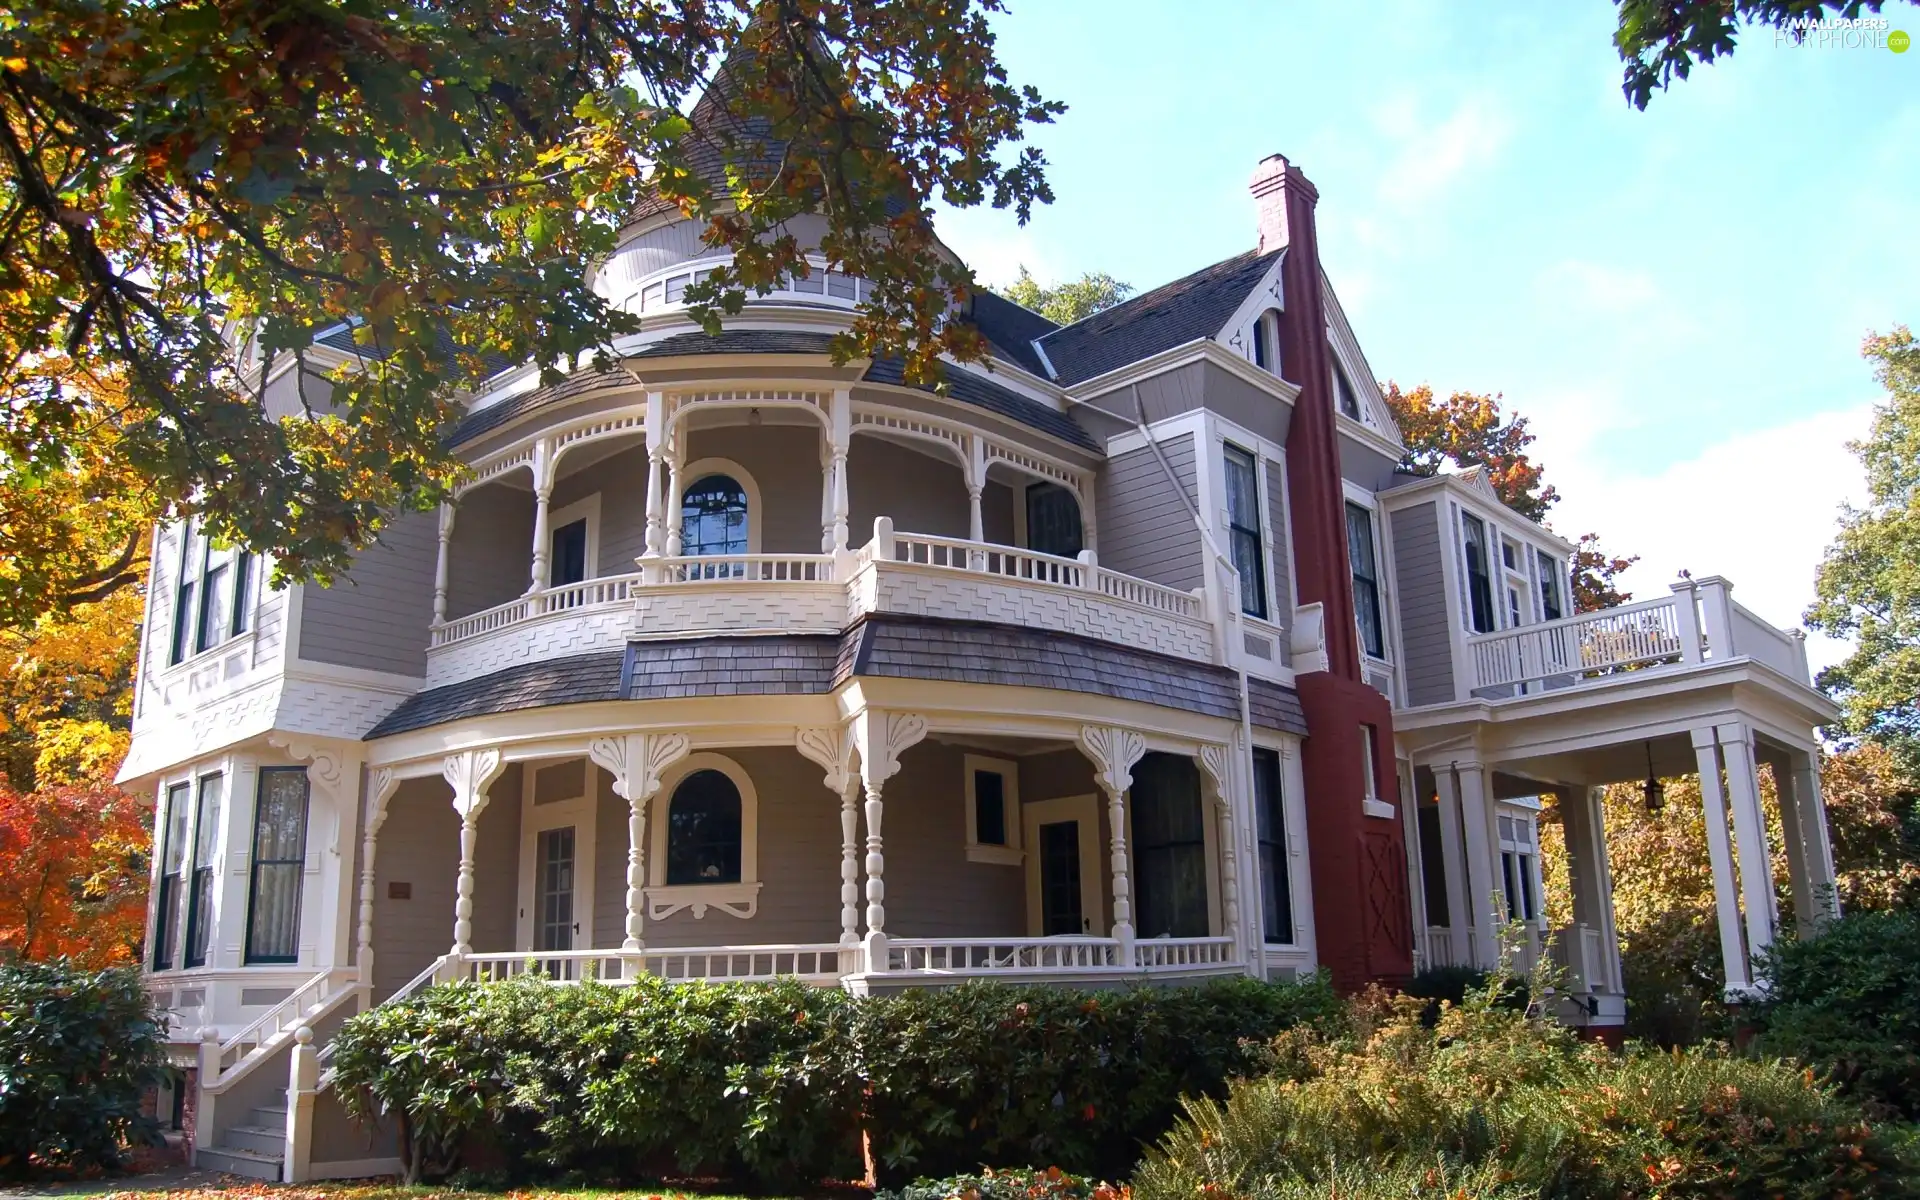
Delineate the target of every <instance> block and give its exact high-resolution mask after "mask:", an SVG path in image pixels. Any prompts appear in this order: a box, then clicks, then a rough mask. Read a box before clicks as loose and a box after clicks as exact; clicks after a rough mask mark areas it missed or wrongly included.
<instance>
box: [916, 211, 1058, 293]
mask: <svg viewBox="0 0 1920 1200" xmlns="http://www.w3.org/2000/svg"><path fill="white" fill-rule="evenodd" d="M935 224H936V227H937V228H938V230H939V233H940V240H941V241H943V242H945V243H946V244H947V245H948V247H950V248H951V249H952V250H953V252H954V253H956V254H958V255H959V256H960V257H961V258H963V259H965V260H966V263H967V265H968V266H970V267H972V268H973V273H974V275H975V277H977V278H978V279H980V280H981V281H982V282H984V283H986V284H987V285H988V286H1004V285H1005V284H1009V283H1012V282H1013V281H1014V280H1015V279H1016V278H1018V277H1019V274H1020V268H1022V267H1025V268H1026V269H1027V270H1028V271H1031V272H1032V273H1033V276H1034V278H1036V279H1038V280H1039V281H1040V282H1041V283H1053V282H1057V281H1059V280H1061V279H1063V278H1067V277H1068V275H1067V272H1066V269H1065V267H1064V266H1063V265H1062V263H1061V261H1060V257H1059V254H1058V252H1057V251H1056V250H1055V249H1053V248H1052V247H1050V246H1049V245H1047V244H1046V243H1045V242H1043V241H1042V239H1041V238H1039V237H1037V236H1035V231H1034V227H1033V226H1032V225H1027V226H1022V225H1021V224H1020V223H1019V221H1018V220H1016V219H1015V217H1014V215H1013V214H1012V213H1011V212H1008V211H1005V210H1003V209H994V208H978V209H965V210H961V209H950V208H942V209H941V210H940V211H939V213H938V214H937V216H936V217H935Z"/></svg>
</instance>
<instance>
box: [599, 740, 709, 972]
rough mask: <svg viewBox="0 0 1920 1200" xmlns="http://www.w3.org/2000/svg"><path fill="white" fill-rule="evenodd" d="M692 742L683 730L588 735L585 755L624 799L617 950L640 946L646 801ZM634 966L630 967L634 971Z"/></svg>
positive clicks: (629, 951) (639, 948)
mask: <svg viewBox="0 0 1920 1200" xmlns="http://www.w3.org/2000/svg"><path fill="white" fill-rule="evenodd" d="M692 745H693V743H692V742H691V741H690V740H689V739H688V737H687V735H686V734H684V733H664V734H663V733H630V734H627V735H625V736H624V737H601V738H594V739H593V740H592V741H591V742H588V743H587V757H588V758H590V759H592V760H593V762H594V763H596V764H597V765H599V766H601V767H604V768H606V771H607V774H609V775H611V776H613V791H614V794H615V795H617V796H619V797H620V798H621V799H623V800H625V801H626V802H627V936H626V939H625V940H624V941H622V942H621V943H620V949H621V951H622V952H623V953H627V954H638V953H640V952H641V951H643V950H645V949H646V942H645V940H644V939H643V937H642V935H643V933H644V932H645V921H646V916H645V911H644V910H645V903H646V889H647V867H646V859H645V858H644V857H643V852H644V850H645V843H646V832H647V801H649V800H651V799H652V798H653V796H654V793H656V792H658V791H659V790H660V777H661V775H662V774H664V773H665V772H666V770H667V768H668V767H671V766H672V765H673V764H674V763H677V762H679V761H680V760H681V759H683V758H685V757H686V756H687V752H688V750H690V749H691V748H692ZM637 973H638V968H637V967H635V968H634V974H637Z"/></svg>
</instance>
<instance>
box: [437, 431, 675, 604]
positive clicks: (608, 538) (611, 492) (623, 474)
mask: <svg viewBox="0 0 1920 1200" xmlns="http://www.w3.org/2000/svg"><path fill="white" fill-rule="evenodd" d="M588 449H589V450H590V449H592V447H591V446H589V447H588ZM574 456H577V457H574V458H572V459H571V460H570V459H569V457H562V458H561V460H560V466H561V469H562V470H563V471H565V470H567V469H568V468H578V469H577V470H573V471H572V473H570V474H566V475H563V476H561V478H560V480H559V481H558V482H557V483H555V484H554V485H553V496H552V498H551V499H550V500H549V501H548V505H549V508H550V510H551V511H552V512H555V513H557V512H559V511H560V510H561V509H563V508H565V507H567V506H568V505H570V504H573V503H575V502H576V501H579V500H584V499H586V498H587V497H588V496H591V495H593V494H595V493H598V494H599V496H600V557H599V559H598V561H596V562H594V563H592V564H590V568H591V570H592V571H593V573H594V574H595V575H630V574H632V573H633V572H634V571H636V570H638V569H639V567H638V566H637V565H636V564H635V562H634V560H635V559H637V558H639V557H640V555H641V554H642V553H643V552H644V551H645V550H646V548H647V450H646V447H645V446H632V447H629V448H627V449H625V450H621V451H619V452H617V453H615V454H610V455H608V456H607V457H606V458H603V459H601V460H600V461H598V462H593V463H590V464H589V465H587V466H585V467H581V466H580V464H579V459H581V458H584V457H586V455H585V453H584V452H583V451H579V450H576V451H574ZM456 528H457V527H456ZM529 537H531V534H529Z"/></svg>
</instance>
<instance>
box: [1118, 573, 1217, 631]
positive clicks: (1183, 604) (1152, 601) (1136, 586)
mask: <svg viewBox="0 0 1920 1200" xmlns="http://www.w3.org/2000/svg"><path fill="white" fill-rule="evenodd" d="M1096 578H1097V579H1098V580H1099V588H1100V594H1101V595H1103V596H1109V597H1112V598H1113V599H1115V600H1122V601H1125V602H1126V603H1128V604H1138V605H1140V606H1141V607H1142V608H1151V609H1154V610H1156V611H1158V612H1163V613H1171V614H1172V615H1174V616H1176V617H1187V618H1189V619H1192V620H1200V619H1202V618H1203V617H1204V616H1205V615H1206V614H1205V613H1204V612H1202V611H1201V610H1202V608H1203V607H1204V601H1203V600H1202V599H1201V597H1200V596H1196V595H1194V594H1193V593H1192V592H1183V591H1181V590H1180V589H1179V588H1171V587H1168V586H1167V585H1166V584H1164V583H1154V582H1152V581H1151V580H1146V579H1137V578H1135V577H1134V576H1132V575H1122V574H1121V573H1120V572H1118V571H1109V570H1107V569H1106V568H1105V567H1100V568H1097V570H1096Z"/></svg>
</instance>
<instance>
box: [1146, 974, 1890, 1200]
mask: <svg viewBox="0 0 1920 1200" xmlns="http://www.w3.org/2000/svg"><path fill="white" fill-rule="evenodd" d="M1280 1043H1281V1044H1280V1045H1279V1046H1278V1047H1277V1048H1276V1056H1277V1058H1278V1059H1279V1060H1280V1061H1281V1063H1282V1069H1279V1070H1276V1071H1275V1072H1274V1073H1273V1074H1271V1075H1269V1076H1267V1077H1264V1078H1261V1079H1257V1080H1250V1081H1244V1082H1240V1083H1236V1084H1235V1085H1234V1086H1233V1087H1232V1088H1231V1090H1230V1094H1229V1095H1228V1097H1227V1099H1226V1100H1225V1101H1213V1100H1197V1101H1193V1102H1190V1103H1189V1105H1188V1106H1187V1110H1188V1111H1187V1116H1186V1119H1185V1120H1183V1121H1182V1122H1181V1123H1180V1125H1179V1126H1178V1127H1177V1128H1176V1129H1175V1130H1174V1131H1173V1132H1172V1133H1170V1134H1169V1135H1168V1136H1167V1137H1166V1138H1165V1139H1164V1140H1163V1141H1162V1143H1161V1144H1160V1145H1159V1146H1158V1147H1157V1148H1156V1149H1155V1151H1154V1152H1153V1153H1152V1154H1150V1155H1149V1156H1148V1159H1147V1161H1146V1162H1145V1163H1144V1164H1142V1166H1141V1168H1140V1170H1139V1171H1138V1172H1137V1173H1136V1175H1135V1177H1134V1180H1133V1192H1134V1196H1135V1200H1193V1198H1194V1197H1196V1196H1200V1197H1211V1196H1221V1197H1225V1196H1232V1197H1236V1198H1245V1200H1293V1198H1294V1197H1306V1196H1329V1195H1331V1196H1352V1197H1356V1198H1359V1197H1384V1196H1389V1195H1398V1196H1406V1195H1452V1194H1456V1193H1458V1194H1463V1195H1468V1196H1476V1197H1480V1196H1553V1197H1596V1198H1597V1197H1616V1196H1629V1197H1631V1196H1647V1197H1652V1196H1662V1197H1667V1196H1703V1197H1704V1196H1716V1197H1717V1196H1742V1197H1745V1196H1752V1197H1756V1198H1758V1197H1775V1196H1778V1197H1807V1198H1809V1200H1811V1198H1813V1197H1831V1196H1841V1195H1852V1196H1855V1197H1860V1198H1862V1200H1865V1198H1868V1197H1908V1196H1915V1195H1920V1162H1916V1161H1915V1160H1914V1158H1913V1157H1912V1154H1911V1151H1910V1150H1909V1149H1907V1148H1905V1147H1903V1146H1901V1145H1899V1144H1896V1143H1895V1142H1893V1141H1891V1140H1889V1139H1888V1138H1886V1137H1885V1136H1883V1135H1881V1134H1879V1133H1876V1132H1875V1131H1874V1130H1873V1129H1872V1128H1870V1127H1869V1126H1868V1125H1867V1124H1866V1123H1865V1122H1864V1121H1863V1120H1862V1118H1861V1115H1860V1112H1859V1110H1858V1109H1857V1108H1855V1107H1854V1106H1853V1105H1851V1104H1850V1103H1847V1102H1846V1101H1844V1100H1842V1099H1839V1098H1837V1097H1836V1096H1835V1095H1834V1094H1833V1093H1832V1092H1831V1090H1830V1089H1828V1088H1826V1087H1825V1086H1823V1085H1822V1084H1820V1083H1819V1082H1818V1081H1816V1080H1815V1079H1813V1078H1812V1077H1811V1076H1810V1075H1808V1074H1807V1073H1804V1072H1802V1071H1799V1070H1797V1069H1795V1068H1793V1067H1791V1066H1789V1065H1783V1064H1780V1063H1778V1062H1772V1061H1764V1060H1760V1059H1756V1058H1752V1057H1749V1056H1742V1055H1734V1054H1731V1053H1728V1052H1726V1051H1724V1050H1722V1049H1718V1048H1710V1049H1705V1050H1696V1051H1690V1052H1678V1051H1676V1052H1673V1053H1666V1052H1660V1051H1651V1050H1639V1051H1635V1052H1632V1053H1629V1054H1628V1055H1624V1056H1621V1055H1615V1054H1613V1053H1611V1052H1609V1051H1607V1050H1605V1049H1604V1048H1601V1047H1597V1046H1593V1045H1590V1044H1585V1043H1582V1042H1579V1041H1578V1040H1576V1039H1575V1038H1574V1037H1573V1036H1572V1035H1571V1034H1570V1033H1569V1032H1568V1031H1566V1030H1565V1029H1562V1028H1560V1027H1559V1026H1557V1025H1553V1024H1550V1023H1547V1022H1543V1021H1539V1020H1536V1019H1530V1018H1529V1017H1527V1016H1526V1015H1525V1014H1523V1013H1515V1012H1512V1011H1509V1010H1504V1009H1501V1008H1499V1007H1496V1006H1494V1005H1492V1004H1490V1003H1489V1001H1488V998H1487V997H1486V996H1484V995H1483V996H1479V997H1476V998H1474V999H1472V1000H1470V1001H1469V1003H1468V1005H1467V1007H1465V1008H1454V1007H1452V1006H1451V1005H1448V1006H1446V1007H1445V1008H1444V1009H1443V1011H1442V1013H1441V1016H1440V1020H1439V1022H1438V1024H1437V1026H1435V1027H1434V1028H1431V1029H1430V1028H1428V1027H1427V1026H1426V1025H1424V1024H1423V1023H1422V1022H1421V1020H1420V1002H1419V1001H1418V1000H1417V999H1412V998H1406V999H1399V1000H1394V1001H1385V1000H1381V999H1379V998H1377V997H1376V998H1373V999H1371V1000H1370V1001H1368V1002H1367V1003H1364V1004H1362V1005H1360V1006H1358V1007H1357V1008H1356V1010H1355V1012H1354V1014H1353V1016H1352V1018H1351V1019H1350V1022H1349V1025H1348V1028H1346V1029H1345V1030H1343V1031H1342V1032H1341V1033H1340V1034H1339V1035H1338V1036H1335V1037H1332V1038H1327V1037H1323V1036H1315V1035H1312V1034H1310V1033H1305V1032H1302V1033H1294V1034H1289V1035H1283V1037H1282V1038H1281V1039H1280Z"/></svg>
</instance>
